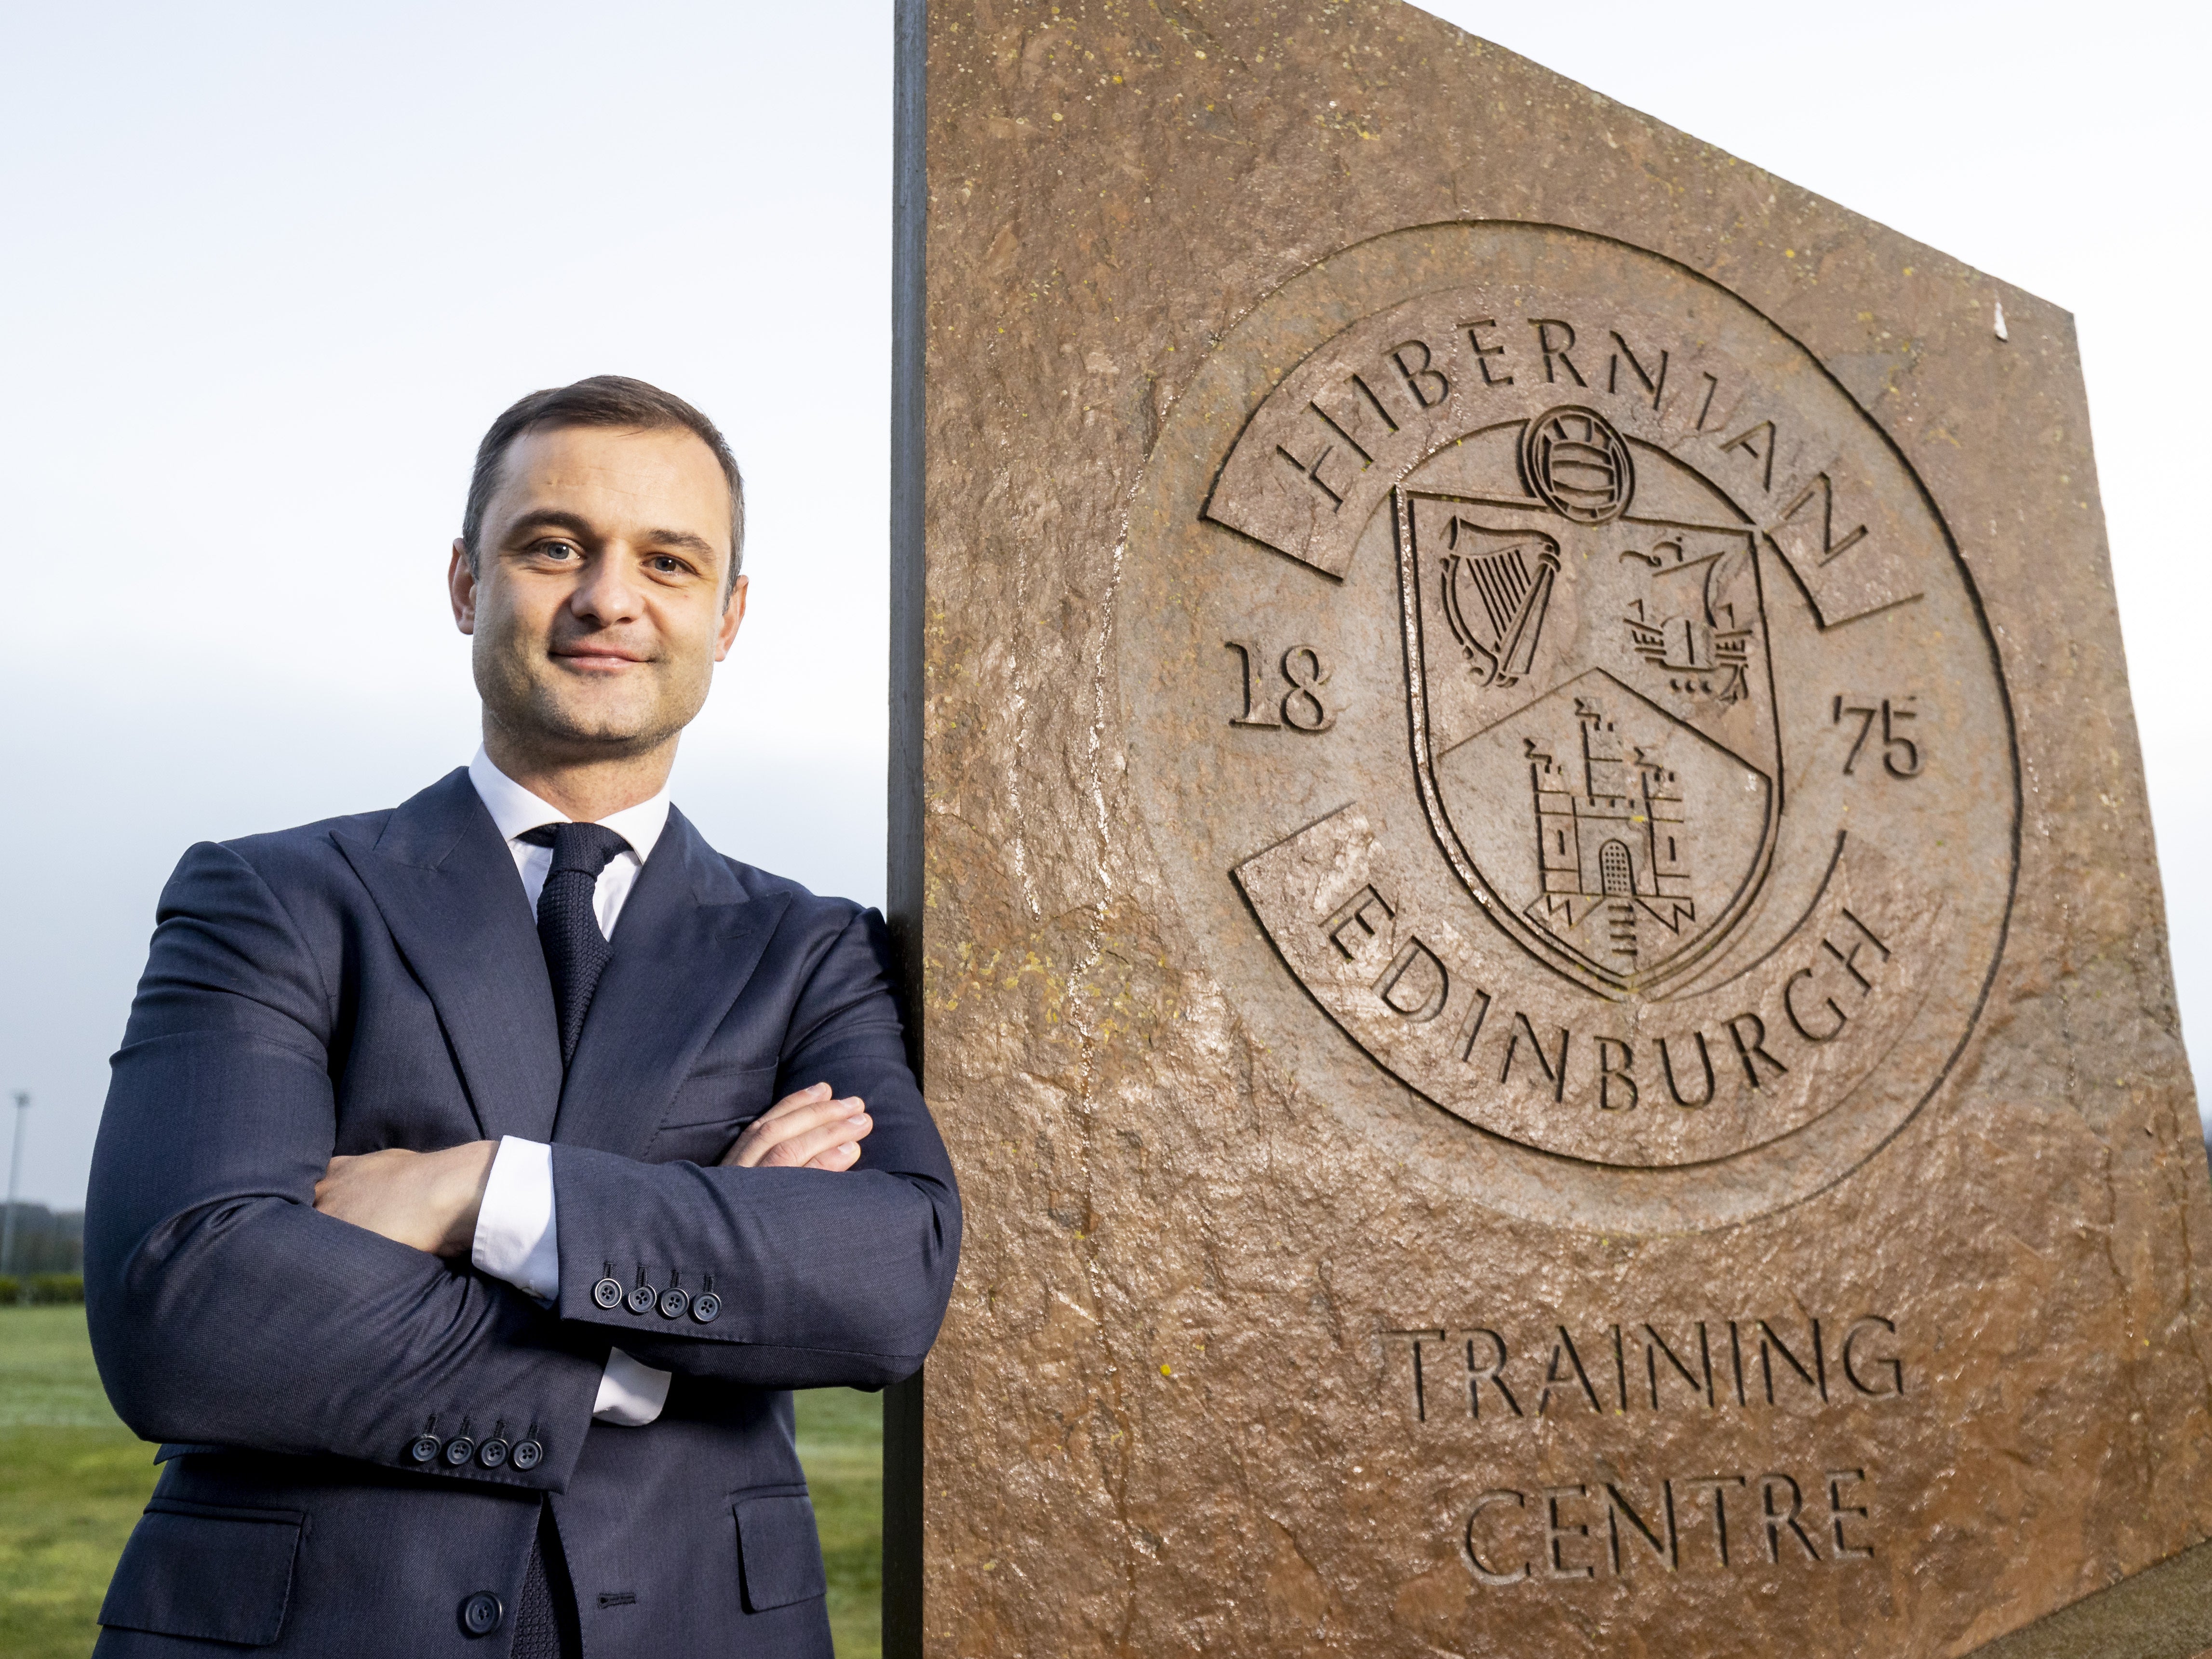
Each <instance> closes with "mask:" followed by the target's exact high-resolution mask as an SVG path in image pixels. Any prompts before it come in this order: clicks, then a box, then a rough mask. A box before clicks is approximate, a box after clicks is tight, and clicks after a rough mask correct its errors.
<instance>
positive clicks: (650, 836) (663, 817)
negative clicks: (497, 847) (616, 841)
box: [469, 745, 668, 863]
mask: <svg viewBox="0 0 2212 1659" xmlns="http://www.w3.org/2000/svg"><path fill="white" fill-rule="evenodd" d="M469 781H470V782H471V783H472V784H474V785H475V786H476V791H477V799H480V800H481V801H483V804H484V810H485V811H488V812H489V813H490V814H491V821H492V822H493V823H495V824H496V825H497V826H498V827H499V833H500V835H501V836H502V837H504V838H505V839H506V840H507V842H509V843H510V844H512V843H513V842H514V840H515V839H516V838H517V837H518V836H521V835H522V834H523V833H524V832H525V831H526V830H530V829H536V828H538V825H539V824H541V823H568V822H569V818H568V814H567V813H566V812H564V811H562V810H561V809H560V808H559V807H557V806H555V805H551V804H550V803H549V802H546V801H542V800H540V799H538V797H537V796H535V795H533V794H532V793H530V791H528V790H527V789H525V788H524V787H522V786H521V785H520V784H519V783H517V782H516V781H514V780H513V778H510V777H509V776H507V774H506V773H504V772H502V771H501V770H500V769H499V768H497V767H496V766H494V765H493V764H492V763H491V757H490V756H489V755H487V754H485V753H484V751H483V747H482V745H478V747H477V754H476V758H475V759H474V760H472V761H471V762H470V763H469ZM599 822H600V823H603V824H605V826H606V827H607V828H608V829H611V830H613V831H614V832H615V833H616V834H617V835H618V836H621V837H622V838H623V840H624V841H626V842H629V844H630V848H631V849H632V850H633V851H634V852H635V853H636V854H637V856H638V860H639V861H640V862H641V863H642V862H643V861H644V860H646V859H647V857H649V856H650V855H651V854H652V852H653V843H654V842H658V841H659V839H660V832H661V831H662V830H663V829H666V828H667V827H668V792H667V791H666V790H665V789H664V790H662V791H661V792H660V793H659V794H657V795H655V796H654V797H653V799H651V800H645V801H640V802H639V803H638V804H637V805H635V806H625V807H623V810H622V811H619V812H610V813H608V814H607V815H606V817H603V818H601V819H600V820H599Z"/></svg>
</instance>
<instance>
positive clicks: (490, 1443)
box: [477, 1440, 507, 1469]
mask: <svg viewBox="0 0 2212 1659" xmlns="http://www.w3.org/2000/svg"><path fill="white" fill-rule="evenodd" d="M477 1462H479V1463H481V1464H483V1466H484V1467H485V1468H488V1469H495V1468H498V1467H499V1466H500V1465H501V1464H502V1463H504V1462H507V1442H506V1441H504V1440H487V1441H485V1442H484V1443H483V1445H481V1446H478V1447H477Z"/></svg>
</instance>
